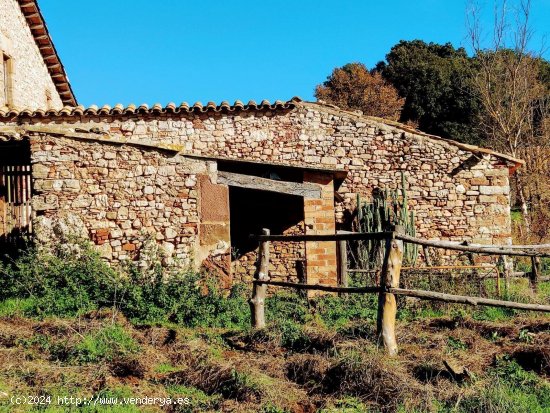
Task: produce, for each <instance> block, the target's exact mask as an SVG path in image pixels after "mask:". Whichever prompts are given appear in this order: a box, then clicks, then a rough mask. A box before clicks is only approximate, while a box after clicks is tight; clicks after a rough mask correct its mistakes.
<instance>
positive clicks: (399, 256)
mask: <svg viewBox="0 0 550 413" xmlns="http://www.w3.org/2000/svg"><path fill="white" fill-rule="evenodd" d="M251 237H252V238H254V239H256V240H258V242H259V254H258V262H257V270H256V273H255V274H254V281H253V291H252V297H251V299H250V309H251V319H252V326H253V327H254V328H257V329H261V328H264V327H265V300H266V290H267V286H268V285H272V286H277V287H289V288H294V289H298V290H317V291H326V292H335V293H356V294H367V293H377V294H378V315H377V334H378V340H379V342H380V343H383V345H384V347H385V348H386V351H387V352H388V353H389V354H390V355H395V354H397V351H398V348H397V340H396V334H395V319H396V314H397V304H396V299H395V296H396V295H403V296H408V297H416V298H419V299H423V300H436V301H443V302H448V303H459V304H467V305H474V306H477V305H485V306H492V307H503V308H512V309H518V310H529V311H541V312H550V305H542V304H526V303H518V302H514V301H503V300H493V299H488V298H482V297H471V296H463V295H455V294H446V293H439V292H434V291H424V290H414V289H406V288H399V278H400V274H401V265H402V262H403V243H404V242H410V243H415V244H419V245H422V246H424V247H435V248H444V249H451V250H458V251H466V252H470V253H478V254H490V255H500V256H503V255H504V256H507V255H511V256H528V257H532V265H533V270H532V272H531V275H530V279H531V282H532V283H533V282H534V283H536V281H537V279H538V277H539V274H540V272H541V265H540V257H550V253H544V252H541V251H540V249H541V248H537V246H526V245H523V246H520V247H521V248H517V247H514V246H503V247H501V246H493V245H488V246H485V245H468V244H467V243H456V242H449V241H439V240H423V239H420V238H416V237H411V236H409V235H406V234H405V233H404V230H403V228H402V227H399V226H398V227H396V228H395V231H392V232H375V233H338V234H330V235H271V234H270V231H269V230H268V229H263V230H262V234H260V235H251ZM372 239H378V240H385V241H386V245H385V256H384V261H383V264H382V269H381V276H380V285H379V286H376V287H347V286H344V287H342V286H330V285H319V284H297V283H290V282H284V281H271V280H270V278H269V245H270V242H271V241H286V242H289V241H290V242H297V241H337V242H341V241H344V240H372ZM544 247H546V246H544ZM340 248H341V247H340ZM472 267H474V266H472Z"/></svg>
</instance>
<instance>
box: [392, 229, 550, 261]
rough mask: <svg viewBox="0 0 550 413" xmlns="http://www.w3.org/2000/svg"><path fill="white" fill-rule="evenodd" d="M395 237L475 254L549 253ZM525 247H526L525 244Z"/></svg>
mask: <svg viewBox="0 0 550 413" xmlns="http://www.w3.org/2000/svg"><path fill="white" fill-rule="evenodd" d="M396 237H397V238H398V239H400V240H402V241H405V242H410V243H413V244H419V245H425V246H428V247H435V248H444V249H449V250H456V251H466V252H475V253H476V254H489V255H510V256H522V257H550V253H545V252H540V251H537V250H536V249H532V248H526V249H513V248H508V246H507V245H503V246H499V245H486V246H483V245H481V246H474V245H464V244H459V243H456V242H451V241H440V240H425V239H421V238H416V237H411V236H410V235H406V234H399V235H396ZM525 247H528V246H527V245H526V246H525Z"/></svg>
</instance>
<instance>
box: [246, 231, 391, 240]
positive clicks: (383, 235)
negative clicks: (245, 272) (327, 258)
mask: <svg viewBox="0 0 550 413" xmlns="http://www.w3.org/2000/svg"><path fill="white" fill-rule="evenodd" d="M392 236H393V232H353V233H349V234H348V233H344V234H324V235H254V234H251V235H250V238H252V239H256V240H258V241H261V240H266V241H267V240H269V241H287V242H300V241H343V240H347V241H349V240H369V239H387V238H391V237H392Z"/></svg>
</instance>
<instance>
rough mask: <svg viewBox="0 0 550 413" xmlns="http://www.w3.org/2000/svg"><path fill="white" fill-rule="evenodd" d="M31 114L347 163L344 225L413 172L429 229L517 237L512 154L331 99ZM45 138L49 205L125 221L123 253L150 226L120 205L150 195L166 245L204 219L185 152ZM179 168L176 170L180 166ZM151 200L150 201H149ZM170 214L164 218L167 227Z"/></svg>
mask: <svg viewBox="0 0 550 413" xmlns="http://www.w3.org/2000/svg"><path fill="white" fill-rule="evenodd" d="M25 122H27V121H25ZM25 122H23V123H25ZM28 122H29V123H33V124H36V125H44V126H47V125H48V124H50V123H52V122H55V124H56V125H59V124H61V125H63V126H64V127H66V128H79V129H88V130H89V129H92V128H94V130H97V129H99V130H101V131H104V132H105V133H106V134H108V135H109V136H111V137H113V138H117V137H118V138H124V139H130V140H136V141H141V142H152V143H155V142H156V143H163V144H179V145H182V146H183V148H184V150H183V153H186V154H194V155H196V156H199V157H200V156H215V157H227V158H232V159H244V160H252V161H264V162H275V163H283V164H287V165H295V166H302V165H305V166H317V167H318V166H322V167H326V168H329V167H331V168H334V169H342V170H344V169H345V170H347V171H348V175H347V178H346V180H345V182H344V183H343V184H342V185H341V187H340V189H339V192H340V194H341V195H342V196H343V198H344V202H343V203H342V204H340V205H337V209H336V219H337V222H338V223H339V224H338V225H345V223H346V221H347V219H348V217H349V214H348V212H347V211H349V210H350V209H351V208H353V204H354V202H355V198H356V194H357V193H359V194H361V196H362V197H363V198H364V199H368V197H369V196H370V195H371V193H372V190H373V189H375V188H384V187H391V188H396V187H397V186H398V185H399V182H400V174H401V173H402V172H403V173H404V174H405V176H406V178H407V182H408V188H407V190H408V195H409V199H410V202H409V204H410V207H411V208H412V209H414V210H415V213H416V217H417V233H418V235H419V236H421V237H424V238H440V239H450V240H464V239H467V240H471V241H474V242H476V243H494V244H503V243H508V242H510V240H511V238H510V237H511V235H510V232H511V231H510V213H509V212H510V202H509V178H508V174H509V171H508V165H507V164H506V162H505V161H503V160H502V159H501V158H498V157H496V156H495V155H490V154H486V155H484V154H480V153H477V154H474V153H472V152H471V151H468V150H464V149H461V148H459V147H458V146H456V145H454V144H452V143H449V142H446V141H444V140H441V139H438V138H434V137H429V136H426V135H423V134H420V133H418V134H417V133H411V132H409V131H407V130H405V129H403V128H401V127H399V126H398V125H397V126H396V125H388V124H386V123H383V122H382V121H381V120H378V119H373V118H369V117H365V116H360V115H357V114H353V113H348V112H343V111H339V110H336V109H333V108H330V107H326V106H324V105H319V104H309V103H300V104H297V107H296V108H295V109H293V110H279V111H271V110H261V111H243V112H240V113H239V112H236V113H230V114H222V113H200V114H193V113H191V114H188V113H185V114H154V115H153V114H142V115H131V116H123V115H117V116H101V117H100V116H81V117H80V116H79V117H76V116H74V117H64V118H63V117H60V118H57V119H54V118H46V119H42V120H40V119H29V120H28ZM38 142H39V143H36V144H34V145H33V163H34V170H35V171H37V172H35V179H36V182H35V189H36V191H37V192H41V194H42V195H41V196H42V198H44V200H43V202H44V203H45V204H46V205H49V207H48V208H46V209H45V211H53V209H55V208H64V209H70V208H77V209H79V210H80V211H82V212H83V215H84V216H85V217H86V220H87V221H88V222H89V226H90V228H93V227H94V226H97V225H99V224H100V225H104V226H107V227H115V226H117V227H119V228H120V229H121V230H122V235H121V236H120V237H119V238H120V245H118V243H117V245H113V244H112V243H111V246H112V248H113V259H115V260H119V259H120V257H127V256H128V255H129V254H127V253H126V252H122V251H125V250H123V249H122V245H125V244H127V243H134V241H132V239H133V238H132V237H133V236H137V233H138V231H137V229H138V228H134V226H133V220H132V219H134V220H135V218H130V217H120V218H118V214H119V211H120V208H124V207H127V206H129V205H130V204H131V203H134V204H135V205H137V203H138V202H143V207H144V208H149V209H150V211H153V210H156V211H157V212H156V215H150V216H147V217H145V216H144V217H143V219H145V218H147V219H148V221H147V222H148V223H149V226H150V225H160V226H162V228H163V230H162V231H161V234H162V235H159V237H160V238H159V239H158V241H159V242H164V241H165V239H167V238H168V239H169V240H174V237H176V235H179V234H170V236H169V237H168V236H167V234H166V233H165V232H166V230H167V229H168V228H170V227H171V226H172V223H173V222H174V220H176V221H178V220H179V221H180V222H181V223H182V224H189V225H190V227H191V228H194V227H196V223H197V222H196V221H197V220H198V219H199V218H198V215H197V211H196V206H195V204H196V202H197V200H196V197H197V194H196V188H195V182H196V179H197V178H196V175H197V172H191V170H190V169H189V168H190V166H189V165H188V164H185V162H183V161H182V160H181V159H177V160H169V159H167V158H165V157H164V156H160V155H159V154H158V153H156V152H155V151H151V152H147V151H145V152H139V150H137V149H135V148H131V147H130V146H121V147H120V148H119V149H118V150H119V151H120V153H118V152H117V153H116V154H115V155H114V156H115V158H113V154H112V150H111V149H110V148H111V146H110V145H108V144H99V143H97V144H91V143H82V142H77V141H74V140H71V139H61V138H59V137H53V136H52V137H50V138H43V139H41V140H39V141H38ZM36 145H38V146H36ZM136 151H137V152H136ZM80 152H82V153H80ZM137 153H142V155H139V156H138V155H137ZM122 154H125V155H122ZM131 154H134V155H132V156H135V157H136V160H134V161H132V162H133V163H132V162H129V161H131V160H132V158H131V157H130V156H131ZM122 156H125V157H127V158H128V159H125V158H122ZM67 157H68V158H67ZM142 157H143V159H142ZM66 158H67V159H66ZM149 162H152V163H153V165H151V166H153V167H154V168H155V169H154V171H155V172H154V174H153V176H149V177H148V176H147V175H145V167H146V166H148V165H147V164H148V163H149ZM187 162H189V161H187ZM138 164H142V168H143V175H144V176H142V175H141V174H140V175H138V174H137V173H136V172H135V170H133V169H132V168H137V167H138ZM199 164H201V163H200V162H199ZM76 165H80V166H81V167H82V168H84V167H85V169H86V170H87V169H91V170H92V171H93V172H92V174H91V175H90V176H88V177H86V176H80V177H75V178H74V179H77V180H80V182H79V184H81V183H82V180H84V183H86V185H90V187H91V188H92V189H91V191H92V192H90V187H84V188H83V187H82V186H81V187H80V188H71V187H70V186H71V185H73V183H64V184H62V186H61V188H58V187H57V186H56V185H59V183H54V182H48V183H47V184H46V183H45V182H42V180H44V179H46V178H48V180H53V181H55V180H59V179H68V180H70V179H73V178H71V176H73V174H75V173H76V172H75V171H76V170H78V168H76V170H74V171H73V170H71V168H73V167H74V166H76ZM168 165H169V166H173V168H175V170H176V171H177V173H176V176H177V178H178V179H176V180H174V179H173V178H170V179H167V177H166V176H164V175H163V174H165V173H166V170H165V169H160V168H161V167H165V166H168ZM46 167H47V169H46ZM202 168H205V166H204V165H203V166H202ZM161 171H163V172H162V173H161ZM172 171H173V170H172V169H170V173H172ZM201 173H206V171H204V172H201ZM37 174H38V175H37ZM155 178H156V179H155ZM70 182H72V181H70ZM186 182H187V183H188V185H189V186H186ZM175 183H177V185H178V191H179V190H180V189H179V188H180V187H181V189H182V190H183V189H184V188H185V191H187V192H186V196H187V197H188V198H181V199H179V198H177V196H176V195H177V193H176V192H177V191H175V190H173V189H172V187H173V185H174V184H175ZM98 184H99V188H97V187H96V185H98ZM44 185H49V186H47V187H45V186H44ZM74 185H76V184H74ZM126 186H131V188H126ZM65 188H66V189H67V191H65ZM134 191H135V192H134ZM150 191H153V192H150ZM93 192H95V193H93ZM90 195H92V199H91V200H90V197H89V196H90ZM48 196H49V197H50V198H51V199H50V201H53V199H54V198H53V197H54V196H55V197H56V201H55V202H57V203H55V202H49V201H48V199H47V197H48ZM143 197H146V199H147V201H146V203H147V206H146V205H145V201H143ZM96 198H99V199H103V200H105V199H106V200H107V204H101V205H97V202H99V201H97V199H96ZM80 201H82V203H81V202H80ZM157 203H160V204H163V205H169V206H171V207H172V208H173V211H166V208H163V207H161V208H159V209H157V206H156V204H157ZM38 204H40V202H38ZM184 206H185V207H184ZM123 211H124V209H123ZM166 212H168V213H169V214H168V216H165V213H166ZM103 214H105V215H103ZM106 214H109V216H107V215H106ZM122 215H124V214H122ZM136 218H137V217H136ZM140 218H141V217H140ZM158 218H160V223H155V219H158ZM96 224H97V225H96ZM122 225H124V226H125V228H123V227H122ZM138 225H139V224H138ZM141 225H142V226H146V225H145V224H144V223H142V224H141ZM125 231H130V232H128V233H127V232H125ZM189 231H195V230H194V229H189ZM117 235H118V234H117ZM172 235H174V237H172ZM190 238H191V237H190V236H186V237H183V239H182V240H178V241H177V242H175V243H174V246H175V247H174V248H175V249H176V251H177V254H179V255H180V256H181V257H182V258H183V257H185V259H187V260H191V259H192V257H191V256H190V255H191V254H190V252H189V251H190V250H191V246H190V244H192V242H191V241H190ZM135 242H137V244H139V243H140V242H141V241H135ZM137 244H136V245H137ZM115 247H116V248H115ZM119 247H120V248H119Z"/></svg>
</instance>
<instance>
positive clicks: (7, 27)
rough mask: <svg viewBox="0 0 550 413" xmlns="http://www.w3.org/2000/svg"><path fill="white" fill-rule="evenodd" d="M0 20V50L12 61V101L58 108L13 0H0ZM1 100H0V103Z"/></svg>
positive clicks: (23, 105)
mask: <svg viewBox="0 0 550 413" xmlns="http://www.w3.org/2000/svg"><path fill="white" fill-rule="evenodd" d="M0 21H1V22H2V24H1V25H0V52H2V53H3V54H5V55H7V56H9V57H10V59H11V61H12V65H13V72H12V78H13V85H12V86H13V89H12V93H13V105H14V106H15V107H18V108H29V109H33V110H34V109H38V108H41V109H48V108H55V109H60V108H61V107H62V106H63V104H62V102H61V99H60V97H59V94H58V93H57V90H56V88H55V85H54V84H53V81H52V79H51V77H50V74H49V73H48V69H47V68H46V65H45V63H44V60H43V59H42V55H41V54H40V51H39V50H38V46H37V45H36V42H35V40H34V38H33V36H32V34H31V31H30V29H29V27H28V25H27V21H26V20H25V17H24V16H23V14H22V13H21V9H20V8H19V5H18V3H17V0H2V1H0ZM1 71H2V68H1V65H0V72H1ZM0 74H2V73H0ZM0 79H3V76H0ZM0 82H1V81H0ZM46 93H48V94H49V96H50V97H51V101H50V102H48V101H47V99H46ZM3 104H4V102H1V101H0V107H1V106H2V105H3Z"/></svg>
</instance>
